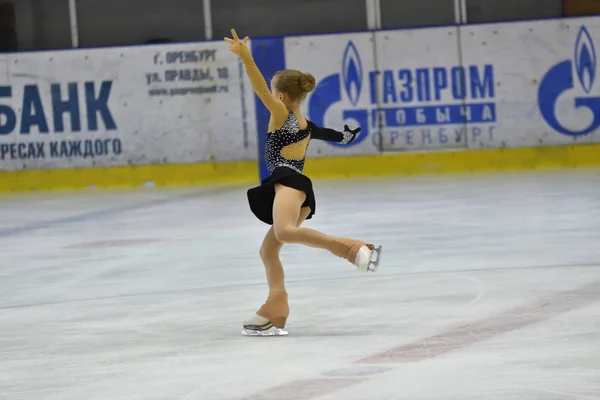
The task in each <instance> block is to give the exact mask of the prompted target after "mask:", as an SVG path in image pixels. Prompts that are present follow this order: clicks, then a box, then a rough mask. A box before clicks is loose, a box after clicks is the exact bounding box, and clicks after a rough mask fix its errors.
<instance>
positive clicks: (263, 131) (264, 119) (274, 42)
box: [251, 37, 285, 180]
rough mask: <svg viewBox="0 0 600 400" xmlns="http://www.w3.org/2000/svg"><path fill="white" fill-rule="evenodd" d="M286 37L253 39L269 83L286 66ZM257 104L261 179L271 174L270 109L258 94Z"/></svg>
mask: <svg viewBox="0 0 600 400" xmlns="http://www.w3.org/2000/svg"><path fill="white" fill-rule="evenodd" d="M284 47H285V45H284V38H283V37H280V38H258V39H252V40H251V50H252V56H253V57H254V61H255V62H256V65H257V66H258V69H259V70H260V72H262V74H263V76H264V77H265V79H266V81H267V84H268V83H269V82H270V80H271V78H272V77H273V75H275V72H277V71H279V70H281V69H284V68H285V50H284ZM254 102H255V104H256V132H257V134H258V138H257V139H258V140H257V143H258V171H259V175H260V179H261V180H262V179H265V178H267V177H268V176H269V171H268V170H267V164H266V162H265V145H266V141H267V130H268V127H269V118H270V114H269V110H267V108H266V107H265V106H264V104H263V103H262V101H261V100H260V99H259V98H258V96H256V95H255V96H254Z"/></svg>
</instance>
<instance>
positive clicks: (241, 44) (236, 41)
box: [225, 29, 250, 57]
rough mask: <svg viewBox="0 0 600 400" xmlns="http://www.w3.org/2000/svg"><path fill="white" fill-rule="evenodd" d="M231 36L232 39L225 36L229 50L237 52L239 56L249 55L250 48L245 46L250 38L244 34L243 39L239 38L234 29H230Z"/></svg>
mask: <svg viewBox="0 0 600 400" xmlns="http://www.w3.org/2000/svg"><path fill="white" fill-rule="evenodd" d="M231 36H232V38H233V39H232V38H228V37H226V38H225V41H226V42H227V43H229V50H230V51H231V52H232V53H234V54H237V55H238V56H239V57H244V56H247V55H250V49H248V46H247V44H248V40H250V38H249V37H248V36H246V37H245V38H244V40H240V38H239V37H238V35H237V33H236V31H235V29H232V30H231Z"/></svg>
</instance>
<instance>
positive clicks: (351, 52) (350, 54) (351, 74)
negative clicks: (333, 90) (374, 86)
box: [342, 41, 363, 106]
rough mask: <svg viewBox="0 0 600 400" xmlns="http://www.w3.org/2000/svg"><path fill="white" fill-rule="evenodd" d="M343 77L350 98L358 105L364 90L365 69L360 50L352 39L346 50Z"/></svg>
mask: <svg viewBox="0 0 600 400" xmlns="http://www.w3.org/2000/svg"><path fill="white" fill-rule="evenodd" d="M342 79H343V81H344V87H345V88H346V94H347V95H348V98H349V99H350V101H351V102H352V104H353V105H354V106H356V104H357V103H358V99H359V97H360V91H361V90H362V80H363V69H362V63H361V61H360V56H359V55H358V50H357V49H356V46H355V45H354V42H352V41H349V42H348V45H347V46H346V50H345V51H344V58H343V61H342Z"/></svg>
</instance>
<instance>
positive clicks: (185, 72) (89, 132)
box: [0, 42, 256, 170]
mask: <svg viewBox="0 0 600 400" xmlns="http://www.w3.org/2000/svg"><path fill="white" fill-rule="evenodd" d="M240 71H241V70H240V68H239V61H238V59H237V57H236V56H235V55H234V54H232V53H231V52H229V50H228V47H227V44H226V43H221V42H216V43H194V44H180V45H160V46H138V47H130V48H112V49H95V50H77V51H60V52H43V53H24V54H14V55H9V56H2V58H0V170H21V169H55V168H71V167H86V166H109V165H110V166H112V165H143V164H161V163H188V162H202V161H211V160H219V161H223V160H244V159H245V160H252V159H256V134H255V129H254V125H255V123H254V118H253V115H254V112H253V110H254V106H253V105H249V104H244V103H245V100H246V98H247V97H246V96H242V92H243V85H247V84H248V82H247V80H246V79H240ZM249 107H251V108H250V112H248V108H249ZM244 110H246V113H245V114H244V113H243V111H244ZM247 116H252V120H251V121H248V120H247V119H246V118H247Z"/></svg>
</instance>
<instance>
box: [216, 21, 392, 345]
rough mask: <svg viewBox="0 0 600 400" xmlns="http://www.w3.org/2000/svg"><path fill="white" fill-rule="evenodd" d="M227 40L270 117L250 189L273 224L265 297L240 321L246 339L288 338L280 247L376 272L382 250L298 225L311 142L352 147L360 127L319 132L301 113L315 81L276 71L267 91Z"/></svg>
mask: <svg viewBox="0 0 600 400" xmlns="http://www.w3.org/2000/svg"><path fill="white" fill-rule="evenodd" d="M231 34H232V38H225V40H226V41H227V42H228V43H229V44H230V50H231V51H232V52H233V53H235V54H237V55H238V56H239V57H240V58H241V59H242V61H243V62H244V65H245V67H246V73H247V74H248V77H249V79H250V82H251V83H252V87H253V89H254V92H255V93H256V94H257V96H258V97H259V98H260V99H261V101H262V102H263V104H264V105H265V107H266V108H267V109H268V110H269V112H270V113H271V118H270V121H269V129H268V133H267V143H266V149H265V151H266V162H267V167H268V169H269V173H270V176H269V177H268V178H266V179H265V180H263V181H262V183H261V185H260V186H257V187H255V188H252V189H250V190H248V202H249V204H250V209H251V210H252V212H253V213H254V215H256V217H257V218H258V219H260V220H261V221H263V222H265V223H267V224H269V225H272V226H271V228H270V229H269V231H268V232H267V235H266V236H265V238H264V240H263V243H262V246H261V248H260V256H261V259H262V261H263V263H264V265H265V269H266V273H267V281H268V283H269V297H268V298H267V301H266V302H265V304H263V306H262V307H261V308H260V309H259V310H258V311H257V312H256V314H255V315H254V316H252V317H251V318H250V319H249V320H247V321H245V322H244V324H243V325H244V330H243V331H242V333H243V334H246V335H286V334H287V332H285V331H284V330H283V328H284V327H285V323H286V320H287V317H288V315H289V307H288V298H287V291H286V289H285V285H284V273H283V267H282V265H281V261H280V260H279V251H280V250H281V247H282V246H283V244H284V243H296V244H303V245H306V246H310V247H315V248H320V249H326V250H329V251H330V252H331V253H333V254H334V255H336V256H338V257H342V258H345V259H346V260H348V261H349V262H350V263H352V264H354V265H355V266H356V267H357V268H358V270H360V271H376V270H377V267H378V264H379V259H380V255H381V246H379V247H378V248H377V249H376V248H375V246H373V245H372V244H368V243H365V242H363V241H361V240H356V239H348V238H337V237H332V236H328V235H326V234H324V233H321V232H319V231H316V230H314V229H310V228H305V227H300V225H301V224H302V222H304V220H306V219H310V218H312V216H313V215H314V213H315V210H316V203H315V195H314V193H313V188H312V182H311V181H310V179H309V178H308V177H307V176H305V175H304V174H303V169H304V160H305V156H306V149H307V147H308V143H309V141H310V140H311V139H319V140H327V141H335V142H338V143H344V144H347V143H350V142H352V141H353V140H354V138H355V137H356V135H357V134H358V132H360V128H357V129H355V130H350V129H349V128H348V126H345V127H344V131H343V132H338V131H335V130H333V129H328V128H321V127H318V126H316V125H315V124H314V123H312V122H310V121H308V120H307V119H306V118H305V117H304V116H303V115H302V112H301V111H300V105H301V103H302V102H303V101H304V99H305V98H306V95H307V94H308V93H310V92H312V91H313V90H314V88H315V78H314V77H313V76H312V75H310V74H305V73H302V72H300V71H297V70H289V69H286V70H282V71H278V72H277V73H276V74H275V76H274V77H273V79H272V81H271V90H269V87H268V86H267V83H266V81H265V79H264V78H263V76H262V74H261V72H260V71H259V70H258V67H257V66H256V63H255V62H254V59H253V58H252V55H251V54H250V50H249V49H248V46H247V45H246V44H247V42H248V37H245V38H244V40H240V39H239V38H238V36H237V34H236V32H235V30H233V29H232V30H231Z"/></svg>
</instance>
